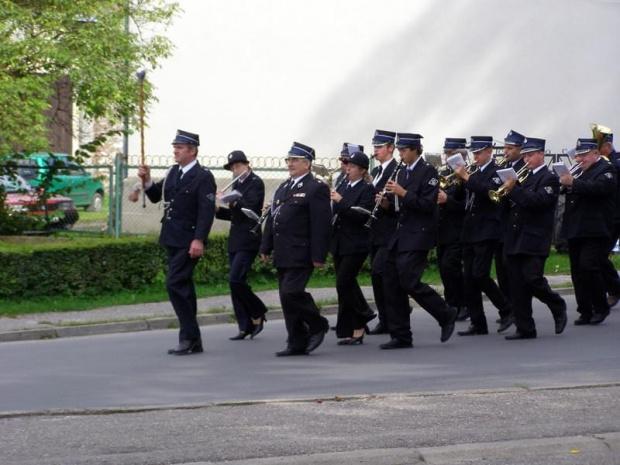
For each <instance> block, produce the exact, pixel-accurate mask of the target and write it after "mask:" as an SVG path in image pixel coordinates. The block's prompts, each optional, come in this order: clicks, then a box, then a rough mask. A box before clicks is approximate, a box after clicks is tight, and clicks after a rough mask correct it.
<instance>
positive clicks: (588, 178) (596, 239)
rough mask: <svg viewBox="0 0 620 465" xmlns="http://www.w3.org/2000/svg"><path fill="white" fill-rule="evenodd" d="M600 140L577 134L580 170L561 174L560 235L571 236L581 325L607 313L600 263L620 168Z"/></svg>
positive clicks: (610, 227)
mask: <svg viewBox="0 0 620 465" xmlns="http://www.w3.org/2000/svg"><path fill="white" fill-rule="evenodd" d="M597 145H598V144H597V142H596V140H595V139H577V147H576V148H575V162H576V163H581V173H582V174H581V175H579V176H573V175H571V174H569V173H566V174H562V176H560V183H561V184H562V185H563V186H566V187H567V192H566V204H565V207H564V208H565V209H564V217H563V219H562V235H563V236H564V238H565V239H567V240H568V254H569V259H570V272H571V278H572V280H573V285H574V286H575V297H576V299H577V312H578V313H579V314H580V316H579V318H577V320H575V324H576V325H578V326H579V325H586V324H591V325H596V324H599V323H601V322H603V321H604V320H605V318H607V315H609V304H608V303H607V298H606V293H605V281H604V280H603V274H602V269H603V266H604V263H605V261H606V260H607V252H608V243H609V239H610V237H611V235H612V233H613V218H614V208H615V199H614V192H615V189H616V174H615V170H614V168H613V166H611V164H610V163H608V162H606V161H605V160H603V159H602V158H601V157H600V152H599V151H598V149H597Z"/></svg>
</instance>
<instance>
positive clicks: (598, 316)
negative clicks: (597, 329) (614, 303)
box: [590, 311, 609, 325]
mask: <svg viewBox="0 0 620 465" xmlns="http://www.w3.org/2000/svg"><path fill="white" fill-rule="evenodd" d="M608 315H609V311H607V312H606V313H595V314H594V315H592V318H590V324H591V325H597V324H599V323H602V322H603V321H605V318H607V316H608Z"/></svg>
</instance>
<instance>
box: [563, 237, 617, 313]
mask: <svg viewBox="0 0 620 465" xmlns="http://www.w3.org/2000/svg"><path fill="white" fill-rule="evenodd" d="M607 239H608V238H606V237H588V238H579V239H569V241H568V256H569V259H570V275H571V278H572V280H573V285H574V287H575V298H576V299H577V311H578V312H579V313H580V314H581V315H583V316H584V317H586V318H589V317H591V316H592V314H593V313H601V314H605V313H607V312H608V311H609V305H607V296H606V292H605V281H604V280H603V272H602V270H603V267H604V266H605V261H606V260H607V259H608V258H607V251H608V244H607Z"/></svg>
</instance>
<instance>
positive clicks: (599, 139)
mask: <svg viewBox="0 0 620 465" xmlns="http://www.w3.org/2000/svg"><path fill="white" fill-rule="evenodd" d="M590 129H591V130H592V137H593V138H594V139H596V148H597V149H599V150H601V147H602V146H603V143H604V142H605V137H607V136H611V135H613V131H612V130H611V129H610V128H608V127H607V126H601V125H600V124H594V123H591V124H590Z"/></svg>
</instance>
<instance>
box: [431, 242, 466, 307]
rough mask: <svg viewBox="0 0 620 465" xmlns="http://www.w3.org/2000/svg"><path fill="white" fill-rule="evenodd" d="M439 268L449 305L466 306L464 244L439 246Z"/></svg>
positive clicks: (455, 243) (445, 297) (444, 294)
mask: <svg viewBox="0 0 620 465" xmlns="http://www.w3.org/2000/svg"><path fill="white" fill-rule="evenodd" d="M437 266H438V267H439V276H440V277H441V282H442V283H443V289H444V292H443V296H444V299H445V300H446V302H447V303H448V305H450V306H452V307H456V308H461V307H464V306H465V278H464V277H463V244H461V243H460V242H454V243H452V244H439V245H438V246H437Z"/></svg>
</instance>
